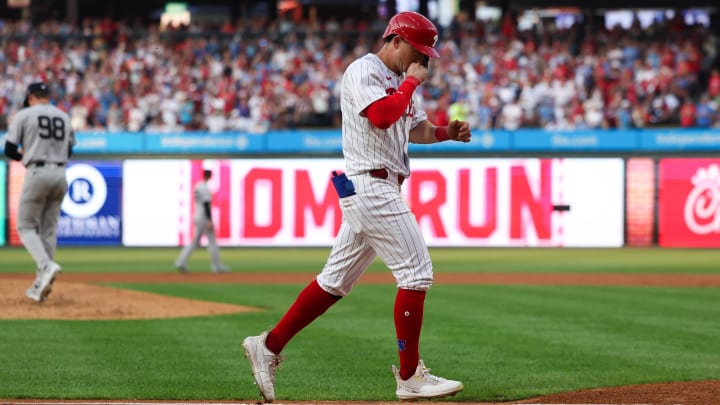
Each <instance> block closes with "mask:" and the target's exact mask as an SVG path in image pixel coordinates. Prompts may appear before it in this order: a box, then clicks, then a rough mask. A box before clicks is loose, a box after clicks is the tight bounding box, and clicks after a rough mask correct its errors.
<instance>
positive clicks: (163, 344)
mask: <svg viewBox="0 0 720 405" xmlns="http://www.w3.org/2000/svg"><path fill="white" fill-rule="evenodd" d="M328 252H329V249H327V248H312V249H282V248H266V249H251V248H225V249H222V251H221V255H222V258H223V261H224V262H225V263H226V264H227V265H228V266H229V267H230V268H231V269H232V272H231V273H227V274H213V273H211V272H210V270H209V268H210V260H209V257H208V255H207V252H206V251H197V252H195V253H194V255H193V256H192V258H191V261H190V263H189V267H190V273H189V274H179V273H178V272H177V271H175V269H174V268H173V262H174V259H175V257H176V255H177V254H178V249H165V248H162V249H161V248H134V249H130V248H60V249H59V251H58V254H57V257H56V260H57V261H58V262H59V263H60V264H61V265H62V266H63V273H62V274H61V275H60V276H59V278H58V280H57V281H56V283H55V286H54V288H53V293H52V294H51V295H50V297H49V299H48V300H47V301H46V302H44V303H42V304H36V303H33V302H31V301H30V300H28V299H26V298H25V297H24V291H25V288H27V287H28V286H29V284H30V282H31V281H32V278H33V277H34V268H33V264H32V261H31V259H30V256H29V255H28V254H27V252H26V251H25V250H23V249H16V248H3V249H0V308H2V311H1V312H0V403H13V402H42V401H45V402H48V401H50V402H52V401H54V402H58V401H65V400H94V401H96V402H97V401H116V402H117V401H120V402H123V401H124V402H126V403H127V402H128V401H146V400H152V401H166V400H167V401H183V402H186V403H187V402H190V403H206V402H228V401H230V402H242V403H254V402H256V401H258V400H259V398H260V397H259V394H258V393H257V390H256V388H255V386H254V385H253V378H252V375H251V373H250V368H249V365H248V364H247V362H246V360H245V359H244V358H243V352H242V348H241V346H240V343H241V341H242V339H243V338H244V337H245V336H248V335H255V334H259V333H260V332H262V331H263V330H266V329H268V328H270V327H271V326H272V325H273V324H274V323H275V322H277V321H278V320H279V319H280V317H281V316H282V314H283V313H284V312H285V310H286V309H287V307H288V306H289V305H290V304H291V303H292V301H293V300H294V299H295V297H296V295H297V294H298V292H299V291H300V290H301V289H302V288H303V287H304V286H305V285H306V284H307V283H308V282H309V281H311V280H312V279H313V278H314V276H315V274H316V273H317V272H318V271H319V270H320V269H321V268H322V265H323V264H324V261H325V259H326V256H327V254H328ZM431 255H432V257H433V262H434V265H435V273H436V277H435V280H436V281H435V285H434V286H433V287H432V289H431V291H430V293H429V294H428V298H427V301H426V307H425V323H424V326H423V331H422V338H421V347H420V350H421V355H422V358H423V360H424V361H425V363H426V365H428V367H430V368H432V371H433V373H436V374H438V375H441V376H445V377H448V378H452V379H457V380H461V381H463V382H464V384H465V390H464V391H462V392H461V393H459V394H458V395H457V396H455V397H452V398H450V399H449V401H455V402H463V403H497V402H512V403H586V404H587V403H596V404H599V403H603V404H619V403H626V404H630V403H635V404H637V403H644V404H688V405H692V404H714V403H720V266H719V265H718V263H720V250H710V249H707V250H700V249H697V250H682V249H673V250H670V249H667V250H662V249H514V248H513V249H489V248H482V249H431ZM392 281H393V280H392V276H391V274H390V273H389V272H388V271H387V270H386V269H385V267H384V265H383V264H382V262H380V261H376V262H374V263H373V265H372V266H371V268H370V269H369V270H368V273H367V274H365V276H364V277H363V279H362V280H361V282H360V284H359V285H358V286H356V288H355V289H354V290H353V292H352V293H351V294H350V295H349V296H347V297H345V298H343V299H342V300H341V301H340V302H338V304H336V305H335V306H333V307H332V308H330V310H329V311H328V312H327V313H326V314H325V315H324V316H322V317H321V318H319V319H318V320H317V321H316V322H315V323H313V324H311V325H310V326H309V327H308V328H306V329H305V330H303V331H302V332H300V334H298V335H297V336H296V338H295V339H294V340H293V341H291V342H290V344H289V345H288V346H287V347H286V350H285V354H286V355H287V360H286V361H285V362H284V363H283V364H282V366H281V368H280V369H279V371H278V373H277V377H276V393H277V397H278V399H277V400H276V402H278V403H301V402H302V403H308V402H309V403H319V402H323V403H327V402H332V403H338V402H342V403H347V402H351V401H363V402H372V403H379V402H392V401H395V396H394V390H395V387H394V384H395V383H394V380H393V377H392V374H391V372H390V365H391V364H396V362H397V352H396V346H395V338H394V326H393V319H392V311H393V300H394V297H395V287H394V285H393V282H392Z"/></svg>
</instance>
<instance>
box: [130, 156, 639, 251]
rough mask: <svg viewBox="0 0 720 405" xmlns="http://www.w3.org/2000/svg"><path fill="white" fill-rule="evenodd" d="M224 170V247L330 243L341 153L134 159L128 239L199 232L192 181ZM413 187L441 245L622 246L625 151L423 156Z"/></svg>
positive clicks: (160, 240) (423, 223)
mask: <svg viewBox="0 0 720 405" xmlns="http://www.w3.org/2000/svg"><path fill="white" fill-rule="evenodd" d="M203 167H210V168H211V170H213V171H214V174H213V179H212V182H211V189H212V190H214V195H213V198H214V203H213V205H214V209H213V219H214V221H215V224H216V226H217V227H218V229H217V234H218V235H217V236H218V243H219V244H221V245H232V246H330V245H332V243H333V242H334V239H335V235H336V234H337V231H338V229H339V227H340V223H341V221H342V212H341V210H340V208H339V204H338V197H337V195H336V193H335V190H334V188H333V187H332V184H331V180H330V178H331V173H332V171H333V170H339V171H343V167H344V163H343V161H342V159H268V160H252V159H249V160H215V161H185V160H164V161H149V160H128V161H125V162H124V167H123V172H124V188H123V232H122V234H123V244H125V245H127V246H178V245H181V244H184V243H186V242H187V241H188V240H189V238H190V237H191V235H192V231H193V230H192V220H191V219H192V214H193V212H192V209H193V208H192V207H193V202H192V192H191V190H192V187H193V185H194V184H195V183H196V182H197V181H198V180H199V173H200V172H201V170H202V168H203ZM412 169H413V171H412V174H411V176H410V178H409V179H408V180H407V181H406V182H405V184H404V185H403V188H402V193H403V196H404V197H405V199H406V200H407V202H408V204H409V205H410V207H411V209H412V211H413V212H414V214H415V216H416V219H417V221H418V224H419V225H420V228H421V231H422V232H423V234H424V236H425V238H426V241H427V242H428V245H430V246H607V247H611V246H612V247H616V246H622V244H623V243H624V235H623V234H624V222H623V221H624V210H623V204H624V202H623V197H624V190H623V185H624V175H625V173H624V164H623V161H622V159H615V158H609V159H415V160H413V163H412Z"/></svg>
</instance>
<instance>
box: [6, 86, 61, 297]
mask: <svg viewBox="0 0 720 405" xmlns="http://www.w3.org/2000/svg"><path fill="white" fill-rule="evenodd" d="M49 97H50V92H49V89H48V86H47V85H46V84H45V83H32V84H30V85H29V86H28V88H27V92H26V97H25V102H24V104H23V106H24V107H26V108H24V109H22V110H20V111H18V113H17V114H16V115H15V118H14V119H13V121H12V123H11V124H10V128H9V129H8V133H7V138H6V142H5V154H6V155H7V156H8V157H9V158H11V159H14V160H18V161H21V162H22V164H23V165H24V166H25V167H26V168H27V171H26V172H25V180H24V182H23V186H22V191H21V192H20V202H19V205H18V218H17V231H18V234H19V235H20V240H22V243H23V245H24V246H25V248H26V249H27V251H28V252H29V253H30V255H31V256H32V258H33V259H34V260H35V263H36V264H37V269H38V270H37V275H36V277H35V281H34V282H33V284H32V286H31V287H30V288H28V289H27V291H26V292H25V295H27V297H28V298H30V299H32V300H33V301H36V302H42V301H43V300H45V298H47V296H48V294H50V291H51V289H52V284H53V282H54V281H55V278H56V277H57V275H58V274H59V273H60V272H61V268H60V265H59V264H57V263H55V262H54V259H55V249H56V246H57V225H58V220H59V217H60V205H61V204H62V201H63V198H64V196H65V192H66V191H67V180H66V179H65V166H66V164H67V161H68V159H69V158H70V156H71V155H72V147H73V145H74V144H75V136H74V133H73V130H72V127H71V126H70V117H69V116H68V115H67V114H66V113H65V112H63V111H62V110H60V109H58V108H57V107H55V106H53V105H51V104H50V101H49Z"/></svg>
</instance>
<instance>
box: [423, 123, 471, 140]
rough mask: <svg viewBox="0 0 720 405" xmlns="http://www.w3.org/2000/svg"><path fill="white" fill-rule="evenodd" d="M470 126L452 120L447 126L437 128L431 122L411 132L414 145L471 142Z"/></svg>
mask: <svg viewBox="0 0 720 405" xmlns="http://www.w3.org/2000/svg"><path fill="white" fill-rule="evenodd" d="M471 135H472V134H471V133H470V124H468V123H467V122H466V121H460V120H452V121H450V123H449V124H448V125H447V126H437V125H435V124H433V123H432V122H430V121H429V120H425V121H422V122H421V123H420V124H418V125H417V126H415V128H413V129H412V130H411V131H410V142H412V143H424V144H428V143H436V142H442V141H447V140H451V141H457V142H465V143H467V142H470V137H471Z"/></svg>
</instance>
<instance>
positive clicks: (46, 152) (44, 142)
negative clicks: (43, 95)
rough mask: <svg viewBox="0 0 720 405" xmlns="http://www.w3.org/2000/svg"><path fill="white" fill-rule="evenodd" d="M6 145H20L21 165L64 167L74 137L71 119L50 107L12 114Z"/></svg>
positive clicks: (36, 106)
mask: <svg viewBox="0 0 720 405" xmlns="http://www.w3.org/2000/svg"><path fill="white" fill-rule="evenodd" d="M7 141H8V142H12V143H14V144H16V145H21V146H22V149H23V158H22V163H23V165H24V166H27V165H28V164H29V163H30V162H37V161H43V162H51V163H65V162H67V160H68V151H69V148H70V145H75V135H74V133H73V130H72V126H71V124H70V116H69V115H67V114H66V113H65V112H64V111H62V110H61V109H59V108H57V107H55V106H54V105H51V104H36V105H34V106H32V107H27V108H23V109H22V110H20V111H18V112H17V114H15V118H14V119H13V120H12V123H11V124H10V128H8V133H7Z"/></svg>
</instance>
